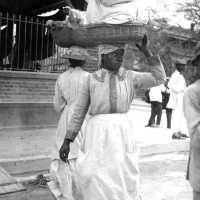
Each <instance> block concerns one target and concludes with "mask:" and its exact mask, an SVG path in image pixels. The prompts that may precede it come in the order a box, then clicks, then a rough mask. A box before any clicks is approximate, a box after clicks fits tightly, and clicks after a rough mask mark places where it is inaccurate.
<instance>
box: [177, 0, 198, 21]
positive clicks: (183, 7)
mask: <svg viewBox="0 0 200 200" xmlns="http://www.w3.org/2000/svg"><path fill="white" fill-rule="evenodd" d="M177 12H183V13H185V18H186V19H188V20H191V21H192V22H193V23H194V24H197V25H200V0H192V2H189V1H188V2H185V3H180V4H179V8H178V10H177Z"/></svg>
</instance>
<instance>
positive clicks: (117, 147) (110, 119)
mask: <svg viewBox="0 0 200 200" xmlns="http://www.w3.org/2000/svg"><path fill="white" fill-rule="evenodd" d="M137 47H138V48H139V49H140V51H142V52H143V53H144V55H145V56H146V58H147V60H148V64H149V67H150V72H135V71H129V70H125V69H124V68H122V67H121V64H122V60H123V55H124V48H118V47H113V48H107V47H106V46H105V48H102V49H101V52H100V54H101V69H100V70H98V71H96V72H94V73H92V74H90V75H89V76H88V79H87V81H86V82H85V84H84V85H83V88H82V89H81V93H80V96H79V97H78V100H77V102H76V104H75V106H74V110H73V114H72V116H71V120H70V123H69V126H68V129H67V133H66V136H65V140H64V142H63V144H62V146H61V148H60V158H61V159H62V160H63V161H64V162H66V161H67V159H68V153H69V151H70V143H71V142H73V141H74V139H75V138H76V136H77V134H78V132H79V130H80V128H81V125H82V123H83V121H84V118H85V116H86V113H87V111H88V108H89V107H90V109H89V114H90V118H89V119H88V122H87V124H86V127H85V132H84V138H83V140H82V141H83V142H82V144H81V151H80V152H79V155H78V158H77V165H76V172H75V173H76V174H77V177H78V178H77V182H76V184H77V185H78V187H79V188H80V191H81V192H82V196H83V200H108V199H109V200H139V199H141V196H140V191H139V167H138V158H139V152H138V147H137V145H136V138H135V134H134V130H133V125H132V123H131V121H130V119H129V118H128V116H127V112H128V111H129V108H130V105H131V103H132V101H133V98H134V94H135V90H136V89H138V88H150V87H153V86H155V85H160V84H162V83H164V82H165V79H166V75H165V71H164V69H163V66H162V65H161V63H160V59H159V57H158V56H157V55H156V56H152V55H151V53H150V52H149V50H148V49H147V36H144V38H143V42H142V44H141V45H137Z"/></svg>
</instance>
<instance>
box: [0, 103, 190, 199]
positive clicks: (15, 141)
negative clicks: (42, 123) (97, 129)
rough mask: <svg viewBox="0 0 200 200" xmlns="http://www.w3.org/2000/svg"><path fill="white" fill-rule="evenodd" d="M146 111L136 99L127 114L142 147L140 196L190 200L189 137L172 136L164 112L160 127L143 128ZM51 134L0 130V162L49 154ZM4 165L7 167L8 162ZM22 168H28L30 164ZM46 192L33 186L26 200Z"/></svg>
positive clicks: (143, 105)
mask: <svg viewBox="0 0 200 200" xmlns="http://www.w3.org/2000/svg"><path fill="white" fill-rule="evenodd" d="M149 111H150V109H149V106H148V105H146V104H144V103H141V102H140V101H136V102H135V104H134V105H133V106H132V109H131V110H130V112H129V113H128V114H129V116H130V119H131V121H132V122H133V125H134V127H135V131H134V133H133V134H136V138H137V142H138V145H139V146H140V149H141V160H140V169H141V191H142V196H143V199H144V200H190V199H192V197H191V187H190V186H189V184H188V182H187V181H186V180H185V171H186V166H187V150H188V145H189V140H172V139H171V136H172V131H171V130H167V129H166V128H165V127H166V119H165V113H164V114H163V119H162V124H161V126H162V127H161V128H145V127H144V125H146V123H147V121H148V118H149V115H150V112H149ZM54 134H55V128H47V129H37V130H35V129H34V130H23V131H20V130H14V131H5V130H4V131H3V130H1V131H0V163H4V164H5V162H8V163H9V162H13V161H14V160H21V161H24V159H33V158H36V160H37V159H38V158H40V159H43V158H46V157H49V155H50V152H51V145H52V142H53V140H54ZM155 154H158V155H155ZM36 163H37V164H36ZM36 163H35V165H37V167H38V168H40V167H42V166H40V165H39V163H38V162H36ZM43 164H44V163H43ZM20 165H21V164H20ZM46 165H48V162H47V163H46ZM4 166H7V167H8V169H9V166H10V164H9V165H4ZM14 167H15V168H16V167H17V164H16V163H14ZM18 167H19V166H18ZM25 167H26V169H27V168H28V167H30V165H29V166H25ZM31 167H34V162H32V163H31ZM12 169H13V168H12ZM9 170H11V168H10V169H9ZM9 170H8V171H9ZM21 170H23V167H21ZM38 191H39V192H38ZM47 193H48V191H47V190H43V189H40V190H38V189H37V188H36V189H35V190H34V189H33V190H31V192H30V198H29V199H31V200H35V198H34V195H35V194H38V195H39V196H40V197H39V196H37V199H41V200H46V199H48V200H53V199H52V197H51V195H50V194H49V193H48V195H47ZM47 197H48V198H47Z"/></svg>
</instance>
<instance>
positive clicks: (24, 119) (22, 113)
mask: <svg viewBox="0 0 200 200" xmlns="http://www.w3.org/2000/svg"><path fill="white" fill-rule="evenodd" d="M57 76H58V74H50V73H38V72H37V73H31V72H28V73H27V72H12V71H1V72H0V113H1V114H0V128H8V127H9V128H11V127H13V128H15V127H17V128H22V127H33V126H34V127H41V126H52V125H56V123H57V120H58V116H57V114H56V113H55V111H54V109H53V104H52V101H53V93H54V84H55V81H56V79H57Z"/></svg>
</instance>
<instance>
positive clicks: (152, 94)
mask: <svg viewBox="0 0 200 200" xmlns="http://www.w3.org/2000/svg"><path fill="white" fill-rule="evenodd" d="M164 90H165V86H164V85H163V84H161V85H158V86H155V87H152V88H150V91H149V98H150V101H157V102H160V103H162V91H164Z"/></svg>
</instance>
